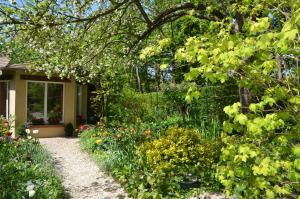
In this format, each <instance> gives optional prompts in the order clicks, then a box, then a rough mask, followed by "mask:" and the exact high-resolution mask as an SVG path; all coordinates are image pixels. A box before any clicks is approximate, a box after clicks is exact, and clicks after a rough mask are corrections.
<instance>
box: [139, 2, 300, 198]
mask: <svg viewBox="0 0 300 199" xmlns="http://www.w3.org/2000/svg"><path fill="white" fill-rule="evenodd" d="M224 5H226V6H224V9H225V10H227V11H229V12H228V13H229V14H228V15H227V16H226V17H224V18H223V20H210V21H209V24H208V29H207V31H206V32H204V33H203V34H201V35H199V36H196V37H190V38H188V39H187V41H186V43H185V45H184V46H183V47H182V48H179V49H178V50H177V52H176V55H175V59H176V60H177V61H178V62H182V63H189V64H190V65H191V69H190V72H189V73H187V74H186V75H185V79H186V80H187V81H195V82H197V81H198V80H199V78H200V79H205V80H206V81H207V82H209V83H212V84H215V83H221V84H224V83H227V82H228V81H234V82H235V84H237V85H238V86H239V88H240V91H245V90H247V91H248V92H249V95H245V94H244V93H243V92H240V98H241V102H240V103H234V104H233V105H232V106H228V107H226V108H225V109H224V111H225V113H226V114H227V115H228V117H229V119H228V121H225V122H224V124H223V131H224V133H223V135H222V140H223V143H224V147H223V148H222V157H221V162H220V166H219V167H218V174H217V176H218V179H219V180H220V182H221V183H222V184H223V185H224V186H225V191H226V193H227V194H228V195H234V196H235V197H238V198H239V197H240V198H276V197H296V196H297V195H299V191H300V188H299V183H298V182H299V169H298V162H299V161H298V159H299V157H298V156H297V155H296V154H295V153H293V151H297V149H298V145H299V123H300V120H299V103H298V101H299V87H300V84H299V68H298V66H299V25H300V21H299V19H300V17H299V16H300V8H299V5H300V4H299V1H280V2H279V1H265V0H258V1H239V2H234V3H231V4H224ZM158 46H161V44H160V43H159V42H158V44H157V45H154V46H150V47H149V48H148V49H147V52H146V51H142V55H143V56H144V57H147V56H152V55H155V54H157V52H155V49H162V48H163V46H161V47H160V48H158ZM148 52H151V53H152V54H151V53H148ZM195 94H197V93H195V92H191V93H189V95H188V98H191V99H194V95H195Z"/></svg>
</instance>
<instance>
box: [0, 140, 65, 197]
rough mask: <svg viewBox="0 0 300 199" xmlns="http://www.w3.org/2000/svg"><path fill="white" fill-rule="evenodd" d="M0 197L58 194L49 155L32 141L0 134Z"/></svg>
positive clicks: (57, 179)
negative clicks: (14, 138) (14, 139)
mask: <svg viewBox="0 0 300 199" xmlns="http://www.w3.org/2000/svg"><path fill="white" fill-rule="evenodd" d="M0 156H1V157H0V165H1V170H0V175H1V178H0V198H38V199H40V198H45V199H46V198H51V199H58V198H61V196H62V192H63V188H62V184H61V181H60V178H59V177H58V175H57V174H56V173H55V171H54V170H53V165H52V162H51V161H49V160H51V157H50V155H48V154H47V152H46V151H45V150H44V149H43V148H42V146H41V145H40V144H39V143H37V142H36V141H32V140H23V139H20V140H17V141H13V140H12V139H11V138H8V137H5V138H3V137H1V140H0Z"/></svg>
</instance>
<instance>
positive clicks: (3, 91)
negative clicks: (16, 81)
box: [0, 81, 9, 118]
mask: <svg viewBox="0 0 300 199" xmlns="http://www.w3.org/2000/svg"><path fill="white" fill-rule="evenodd" d="M8 86H9V83H8V82H7V81H1V82H0V115H2V116H4V117H6V118H8V115H9V109H8V107H9V104H8V102H9V100H8V96H9V95H8V91H9V89H8Z"/></svg>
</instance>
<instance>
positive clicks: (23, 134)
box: [16, 122, 29, 138]
mask: <svg viewBox="0 0 300 199" xmlns="http://www.w3.org/2000/svg"><path fill="white" fill-rule="evenodd" d="M28 128H29V125H28V124H27V123H26V122H25V123H24V124H22V125H20V126H19V127H18V128H17V130H16V133H17V134H18V135H19V136H20V137H21V138H26V137H27V132H26V129H28Z"/></svg>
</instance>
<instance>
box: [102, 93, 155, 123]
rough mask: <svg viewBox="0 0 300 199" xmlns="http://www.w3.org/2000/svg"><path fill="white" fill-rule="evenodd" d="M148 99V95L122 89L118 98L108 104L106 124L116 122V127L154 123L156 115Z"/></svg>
mask: <svg viewBox="0 0 300 199" xmlns="http://www.w3.org/2000/svg"><path fill="white" fill-rule="evenodd" d="M158 95H159V94H158ZM149 97H151V96H150V94H149V95H147V94H141V93H137V92H135V91H133V90H132V89H129V88H124V89H123V91H122V92H121V93H120V94H119V96H116V97H115V99H113V100H112V101H111V102H110V103H109V104H108V122H109V123H112V124H114V123H116V122H117V125H118V124H124V123H126V124H136V123H140V122H153V121H155V120H156V118H157V117H156V116H157V114H156V111H155V109H154V108H153V106H152V104H151V102H150V101H149Z"/></svg>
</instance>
